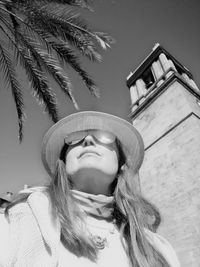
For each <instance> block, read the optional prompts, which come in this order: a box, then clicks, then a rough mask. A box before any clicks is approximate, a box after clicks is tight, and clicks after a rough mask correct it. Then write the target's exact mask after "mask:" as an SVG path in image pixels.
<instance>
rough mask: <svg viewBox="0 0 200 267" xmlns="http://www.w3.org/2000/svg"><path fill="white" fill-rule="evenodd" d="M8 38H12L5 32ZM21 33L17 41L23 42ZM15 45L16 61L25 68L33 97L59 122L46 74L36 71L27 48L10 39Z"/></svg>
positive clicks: (54, 100) (54, 98) (53, 95)
mask: <svg viewBox="0 0 200 267" xmlns="http://www.w3.org/2000/svg"><path fill="white" fill-rule="evenodd" d="M4 34H5V35H6V36H7V38H10V36H9V35H8V34H7V33H6V32H5V31H4ZM18 34H19V32H16V35H17V39H18V40H19V39H20V40H21V36H18ZM10 41H11V42H12V44H13V48H14V54H16V61H20V63H21V65H22V66H23V67H24V69H25V71H26V74H27V76H28V80H29V81H30V82H31V85H32V88H33V91H34V93H33V95H34V97H35V98H36V100H37V102H38V103H39V104H40V105H41V104H43V105H44V106H45V111H47V112H48V113H49V115H50V117H51V119H52V120H53V121H54V122H57V121H58V112H57V104H56V97H55V94H53V92H52V90H51V88H50V87H49V86H48V81H47V78H46V75H45V73H44V72H42V70H41V68H40V70H38V69H36V67H35V65H34V61H33V59H32V58H31V57H30V54H29V50H28V49H25V47H23V49H22V48H20V47H19V46H18V45H17V44H16V42H15V40H12V39H11V38H10ZM38 65H39V64H38Z"/></svg>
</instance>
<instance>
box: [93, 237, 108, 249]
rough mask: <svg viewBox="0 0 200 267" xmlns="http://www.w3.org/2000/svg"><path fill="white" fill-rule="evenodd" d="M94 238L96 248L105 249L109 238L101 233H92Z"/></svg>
mask: <svg viewBox="0 0 200 267" xmlns="http://www.w3.org/2000/svg"><path fill="white" fill-rule="evenodd" d="M92 240H93V242H94V243H95V246H96V248H98V249H104V248H105V246H106V245H107V239H106V238H103V237H101V236H99V235H92Z"/></svg>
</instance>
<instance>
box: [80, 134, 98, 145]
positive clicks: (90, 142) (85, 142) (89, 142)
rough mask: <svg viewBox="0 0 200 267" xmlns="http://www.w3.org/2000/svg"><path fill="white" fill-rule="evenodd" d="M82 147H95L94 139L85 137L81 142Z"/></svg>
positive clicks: (88, 136)
mask: <svg viewBox="0 0 200 267" xmlns="http://www.w3.org/2000/svg"><path fill="white" fill-rule="evenodd" d="M82 144H83V146H89V145H96V142H95V140H94V137H93V136H92V135H87V136H86V137H85V139H84V140H83V143H82Z"/></svg>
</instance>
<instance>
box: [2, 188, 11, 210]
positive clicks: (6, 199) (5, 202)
mask: <svg viewBox="0 0 200 267" xmlns="http://www.w3.org/2000/svg"><path fill="white" fill-rule="evenodd" d="M12 198H13V193H12V192H7V193H6V194H5V195H3V196H1V197H0V210H1V209H4V208H6V207H7V205H8V204H9V203H10V202H11V201H12Z"/></svg>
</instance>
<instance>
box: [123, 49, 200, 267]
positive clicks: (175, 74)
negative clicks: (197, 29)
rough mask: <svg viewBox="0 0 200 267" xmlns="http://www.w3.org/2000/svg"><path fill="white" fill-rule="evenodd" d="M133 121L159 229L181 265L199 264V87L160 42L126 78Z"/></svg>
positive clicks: (193, 266)
mask: <svg viewBox="0 0 200 267" xmlns="http://www.w3.org/2000/svg"><path fill="white" fill-rule="evenodd" d="M127 86H128V87H129V89H130V95H131V102H132V106H131V114H130V117H131V119H132V123H133V125H134V126H135V127H136V128H137V129H138V130H139V131H140V132H141V134H142V136H143V138H144V143H145V150H146V153H145V159H144V164H143V166H142V168H141V171H140V187H141V191H142V193H143V195H144V196H145V197H146V198H147V199H149V200H150V201H151V202H152V203H154V204H155V205H156V206H157V207H158V208H159V210H160V212H161V216H162V223H161V225H160V227H159V230H158V232H159V233H161V234H162V235H163V236H165V237H166V238H167V239H168V240H169V241H170V243H171V244H172V245H173V247H174V248H175V250H176V253H177V254H178V257H179V259H180V262H181V266H182V267H186V266H190V267H199V266H200V91H199V89H198V87H197V85H196V84H195V82H194V80H193V77H192V74H191V73H190V72H189V70H188V69H187V68H185V67H184V66H183V65H182V64H180V63H179V62H178V61H177V60H176V59H175V58H174V57H173V56H172V55H171V54H170V53H168V52H167V51H166V50H165V49H164V48H163V47H162V46H160V45H159V44H157V45H155V47H154V48H153V50H152V52H151V53H150V54H149V55H148V56H147V57H146V59H145V60H144V61H143V62H142V64H141V65H140V66H139V67H138V68H137V69H136V70H135V71H134V72H131V73H130V75H129V76H128V78H127Z"/></svg>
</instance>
